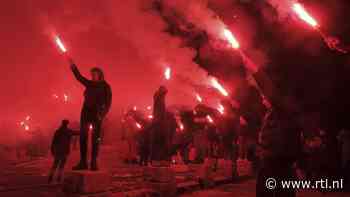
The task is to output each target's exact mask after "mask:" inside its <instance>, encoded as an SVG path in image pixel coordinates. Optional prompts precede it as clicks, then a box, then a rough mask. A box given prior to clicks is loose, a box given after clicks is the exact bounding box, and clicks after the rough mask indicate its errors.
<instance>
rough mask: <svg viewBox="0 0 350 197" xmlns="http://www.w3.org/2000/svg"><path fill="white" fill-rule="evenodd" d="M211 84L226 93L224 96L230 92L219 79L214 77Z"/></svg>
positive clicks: (223, 93)
mask: <svg viewBox="0 0 350 197" xmlns="http://www.w3.org/2000/svg"><path fill="white" fill-rule="evenodd" d="M211 84H212V86H213V87H214V88H216V89H217V90H219V92H220V93H221V94H222V95H224V96H228V95H229V94H228V92H227V91H226V90H225V88H224V87H223V86H222V85H221V84H220V83H219V82H218V80H217V79H215V78H212V79H211Z"/></svg>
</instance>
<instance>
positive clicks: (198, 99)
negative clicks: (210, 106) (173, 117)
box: [196, 94, 203, 103]
mask: <svg viewBox="0 0 350 197" xmlns="http://www.w3.org/2000/svg"><path fill="white" fill-rule="evenodd" d="M196 99H197V101H198V102H200V103H201V102H203V99H202V97H201V96H200V95H199V94H196Z"/></svg>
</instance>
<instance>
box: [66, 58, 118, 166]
mask: <svg viewBox="0 0 350 197" xmlns="http://www.w3.org/2000/svg"><path fill="white" fill-rule="evenodd" d="M70 63H71V69H72V72H73V74H74V76H75V78H76V79H77V80H78V81H79V82H80V83H81V84H82V85H84V86H85V88H86V89H85V92H84V104H83V109H82V111H81V116H80V162H79V164H78V165H76V166H75V167H73V170H85V169H87V168H88V164H87V142H88V131H89V127H90V126H92V153H91V165H90V167H91V170H98V167H97V156H98V150H99V144H100V141H101V139H100V135H101V124H102V121H103V119H104V117H105V116H106V115H107V113H108V111H109V109H110V106H111V102H112V91H111V87H110V86H109V84H108V83H107V82H106V81H105V80H104V74H103V72H102V70H101V69H100V68H96V67H95V68H92V69H91V71H90V73H91V80H89V79H87V78H85V77H83V76H82V75H81V74H80V72H79V70H78V68H77V66H76V65H75V64H74V62H73V61H70Z"/></svg>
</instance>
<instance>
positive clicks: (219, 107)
mask: <svg viewBox="0 0 350 197" xmlns="http://www.w3.org/2000/svg"><path fill="white" fill-rule="evenodd" d="M217 109H218V111H219V112H220V114H224V113H225V108H224V106H223V105H221V104H219V106H218V108H217Z"/></svg>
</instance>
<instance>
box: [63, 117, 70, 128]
mask: <svg viewBox="0 0 350 197" xmlns="http://www.w3.org/2000/svg"><path fill="white" fill-rule="evenodd" d="M68 124H69V120H67V119H64V120H62V123H61V127H67V126H68Z"/></svg>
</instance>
